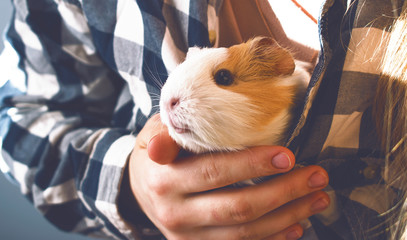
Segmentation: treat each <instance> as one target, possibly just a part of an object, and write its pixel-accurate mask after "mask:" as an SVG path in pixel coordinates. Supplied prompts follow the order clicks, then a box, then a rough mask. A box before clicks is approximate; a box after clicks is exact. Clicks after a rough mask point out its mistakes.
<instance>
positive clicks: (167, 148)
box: [147, 114, 180, 164]
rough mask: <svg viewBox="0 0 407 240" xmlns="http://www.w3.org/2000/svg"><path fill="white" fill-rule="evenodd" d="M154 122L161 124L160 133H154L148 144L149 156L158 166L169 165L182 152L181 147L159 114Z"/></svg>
mask: <svg viewBox="0 0 407 240" xmlns="http://www.w3.org/2000/svg"><path fill="white" fill-rule="evenodd" d="M153 118H154V120H153V121H155V122H156V123H157V122H159V123H160V125H161V126H160V127H159V128H156V129H158V132H155V133H154V134H153V133H152V135H151V138H150V140H149V142H148V144H147V151H148V156H149V157H150V159H151V160H153V161H154V162H156V163H158V164H169V163H171V162H173V161H174V160H175V158H176V157H177V155H178V152H179V151H180V147H179V146H178V145H177V143H176V142H175V141H174V140H173V139H172V138H171V137H170V135H169V134H168V129H167V127H166V126H165V125H162V123H161V119H160V116H159V114H157V115H155V116H154V117H153Z"/></svg>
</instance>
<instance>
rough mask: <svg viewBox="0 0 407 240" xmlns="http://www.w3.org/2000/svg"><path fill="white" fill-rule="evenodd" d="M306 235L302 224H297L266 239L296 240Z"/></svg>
mask: <svg viewBox="0 0 407 240" xmlns="http://www.w3.org/2000/svg"><path fill="white" fill-rule="evenodd" d="M303 234H304V230H303V228H302V226H301V224H299V223H296V224H294V225H292V226H290V227H288V228H286V229H284V230H283V231H281V232H279V233H277V234H273V235H272V236H269V237H266V238H265V240H296V239H299V238H300V237H301V236H302V235H303Z"/></svg>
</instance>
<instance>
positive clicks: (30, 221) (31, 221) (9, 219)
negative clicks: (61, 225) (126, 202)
mask: <svg viewBox="0 0 407 240" xmlns="http://www.w3.org/2000/svg"><path fill="white" fill-rule="evenodd" d="M10 17H11V1H10V0H0V31H1V33H2V35H1V36H2V39H1V41H0V52H1V51H2V50H3V47H4V44H3V41H4V30H5V28H6V27H7V24H8V22H9V19H10ZM0 239H4V240H23V239H24V240H25V239H41V240H55V239H58V240H72V239H74V240H89V239H90V238H86V237H82V236H80V235H78V234H68V233H64V232H61V231H59V230H58V229H57V228H55V227H54V226H53V225H51V224H50V223H49V222H48V221H47V220H45V219H44V218H43V217H42V215H41V214H40V213H39V212H38V211H37V210H36V209H35V208H34V207H33V206H32V205H31V204H30V202H29V201H28V200H27V199H26V198H25V197H24V196H22V195H21V194H20V191H19V188H18V187H16V186H15V185H13V184H11V183H10V182H9V181H8V180H7V179H6V178H5V177H4V175H3V174H2V173H1V172H0Z"/></svg>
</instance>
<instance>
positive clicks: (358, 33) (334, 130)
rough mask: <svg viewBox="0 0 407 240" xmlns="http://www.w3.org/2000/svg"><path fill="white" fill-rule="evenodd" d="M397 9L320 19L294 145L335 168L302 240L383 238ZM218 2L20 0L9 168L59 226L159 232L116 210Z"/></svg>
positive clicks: (12, 50) (205, 42)
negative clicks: (385, 54) (385, 67)
mask: <svg viewBox="0 0 407 240" xmlns="http://www.w3.org/2000/svg"><path fill="white" fill-rule="evenodd" d="M390 2H391V1H383V0H353V1H345V0H328V1H326V3H325V5H324V7H323V8H322V11H321V17H320V23H319V27H320V34H321V46H322V50H321V53H320V57H319V62H318V64H317V66H316V68H315V71H314V73H313V76H312V79H311V84H310V87H309V89H308V94H307V101H306V104H305V106H304V112H303V114H302V116H301V117H300V118H299V119H298V124H297V126H296V128H295V129H294V130H293V136H292V138H291V141H290V142H289V144H288V146H289V147H290V148H291V149H292V150H293V151H295V153H296V154H297V159H298V160H297V162H298V163H299V164H301V165H308V164H319V165H321V166H323V167H324V168H325V169H326V170H327V171H328V173H329V175H330V179H331V180H330V186H329V187H328V188H327V189H326V191H327V192H328V193H329V194H330V196H331V199H332V204H331V206H330V208H329V209H328V210H327V211H325V212H324V213H323V214H319V215H317V216H314V217H311V218H310V219H309V220H308V222H307V223H308V224H307V229H306V231H305V235H304V237H303V238H304V239H357V240H360V239H384V238H385V235H384V234H383V232H384V230H385V228H386V225H385V224H384V221H385V219H384V218H383V217H382V216H381V213H384V212H385V211H386V210H387V209H389V208H390V207H391V202H393V201H394V200H395V199H396V198H397V190H396V189H386V188H385V186H384V184H383V183H382V182H381V180H382V177H381V168H382V167H383V156H382V154H381V152H380V148H379V144H378V140H377V137H376V133H375V130H374V124H373V121H372V120H371V116H370V115H371V108H372V99H373V96H374V93H375V87H376V82H377V80H378V74H379V72H380V71H379V68H378V65H379V62H380V57H381V54H382V52H381V50H382V49H383V47H382V46H381V45H380V42H381V38H382V36H383V35H386V34H388V32H387V30H384V29H386V27H388V26H389V25H391V23H392V20H393V18H392V17H393V11H392V8H391V6H392V4H391V3H390ZM398 4H399V7H401V6H402V1H399V3H398ZM221 5H222V1H221V0H219V1H216V0H208V1H184V0H179V1H177V0H172V1H170V0H148V1H147V0H137V1H136V0H117V1H116V0H104V1H99V0H24V1H17V0H15V1H14V12H13V18H12V20H11V22H10V25H9V28H8V30H7V32H6V35H5V36H6V40H7V41H6V42H5V45H6V47H5V50H4V52H3V53H2V55H1V58H0V61H1V66H0V69H1V71H0V73H1V75H0V80H1V81H2V83H3V85H2V87H1V88H0V100H1V108H0V111H1V115H0V116H1V118H0V120H1V121H0V126H1V128H0V129H1V130H0V133H1V136H2V141H3V144H2V157H3V158H2V159H1V160H0V167H1V170H2V171H3V172H4V173H5V175H6V176H7V177H8V178H9V179H10V180H11V181H14V182H16V183H17V184H18V185H19V187H20V189H21V192H22V193H23V194H24V195H25V196H26V197H27V198H28V199H29V200H30V201H31V202H32V203H33V205H34V206H35V207H36V208H37V209H38V210H39V211H40V212H41V213H42V214H43V215H44V216H45V217H46V218H47V219H48V220H49V221H51V222H52V223H53V224H55V225H56V226H57V227H58V228H60V229H62V230H65V231H72V232H79V233H82V234H86V235H90V236H103V237H106V238H119V239H125V238H142V239H147V238H148V235H150V237H153V238H155V237H154V234H155V233H156V232H157V231H154V230H151V229H148V228H145V227H143V226H138V225H137V226H136V230H134V229H131V228H129V226H128V225H127V224H126V223H125V221H124V220H123V219H122V217H121V216H120V214H119V212H118V207H117V196H118V193H119V189H120V182H121V178H122V175H123V169H124V167H125V165H126V161H127V158H128V155H129V154H130V152H131V150H132V148H133V146H134V144H135V139H136V136H137V133H138V132H139V131H140V129H141V128H142V127H143V125H144V124H145V122H146V120H147V119H148V118H149V117H150V116H152V114H154V113H155V112H157V110H158V109H157V106H158V98H157V96H158V95H159V93H160V86H161V84H162V83H163V82H165V79H166V77H167V75H168V73H169V72H170V71H171V70H172V69H173V68H174V67H175V66H176V65H177V64H178V63H179V62H180V61H182V59H183V58H184V56H185V53H186V51H187V50H188V48H189V47H191V46H201V47H210V41H209V35H208V30H214V29H209V28H210V26H209V25H208V18H216V17H217V16H216V15H217V13H218V11H219V9H220V7H221ZM209 12H211V13H215V14H208V13H209ZM210 20H213V19H210ZM208 26H209V27H208ZM382 196H388V198H383V197H382ZM386 200H387V201H388V202H386ZM389 202H390V204H389ZM157 238H160V236H159V234H158V235H157Z"/></svg>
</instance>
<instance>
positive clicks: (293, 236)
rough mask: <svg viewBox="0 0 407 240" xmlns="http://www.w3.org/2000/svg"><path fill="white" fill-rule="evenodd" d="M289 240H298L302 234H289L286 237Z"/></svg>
mask: <svg viewBox="0 0 407 240" xmlns="http://www.w3.org/2000/svg"><path fill="white" fill-rule="evenodd" d="M285 237H286V239H287V240H297V239H298V238H300V237H301V236H300V234H299V233H298V231H296V230H293V231H291V232H288V233H287V235H286V236H285Z"/></svg>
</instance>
